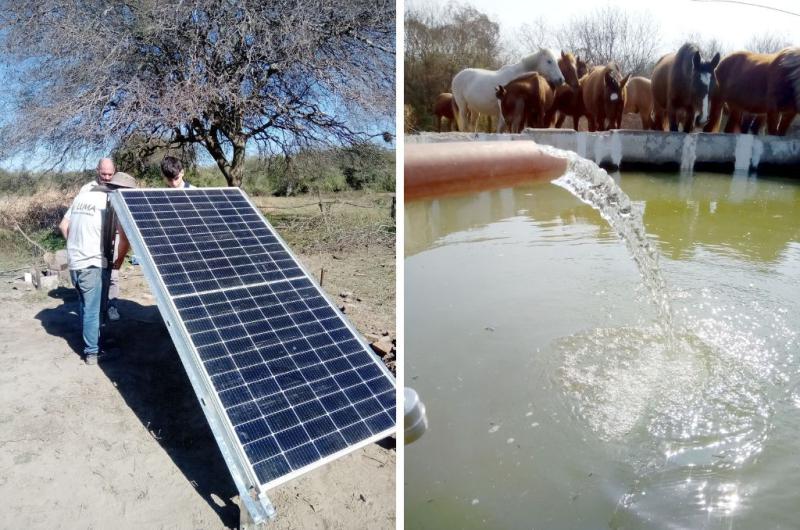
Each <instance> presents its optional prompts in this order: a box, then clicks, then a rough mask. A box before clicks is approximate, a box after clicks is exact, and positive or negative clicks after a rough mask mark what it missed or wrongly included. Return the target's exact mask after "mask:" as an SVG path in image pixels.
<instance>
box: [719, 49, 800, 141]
mask: <svg viewBox="0 0 800 530" xmlns="http://www.w3.org/2000/svg"><path fill="white" fill-rule="evenodd" d="M716 74H717V82H718V85H717V89H716V90H715V91H714V92H713V97H712V100H711V119H710V120H709V123H708V125H707V126H706V128H705V130H707V131H717V130H719V118H720V114H721V112H722V106H723V105H727V106H728V110H729V112H730V116H729V118H728V125H727V126H726V127H725V132H736V131H737V129H738V128H740V124H741V122H742V115H743V114H744V113H749V114H756V115H763V114H766V121H767V133H768V134H773V135H774V134H777V135H781V136H783V135H784V134H786V131H787V130H788V129H789V125H791V123H792V120H793V119H794V117H795V115H797V113H798V112H800V48H784V49H783V50H781V51H779V52H778V53H751V52H736V53H732V54H730V55H728V56H727V57H725V59H723V60H722V62H720V63H719V66H718V67H717V71H716ZM748 121H752V119H751V120H748ZM754 127H757V125H755V126H754Z"/></svg>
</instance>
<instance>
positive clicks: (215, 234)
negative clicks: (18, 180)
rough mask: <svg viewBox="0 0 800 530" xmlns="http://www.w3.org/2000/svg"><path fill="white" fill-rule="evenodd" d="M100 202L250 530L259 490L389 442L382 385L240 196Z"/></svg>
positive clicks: (368, 359) (129, 195)
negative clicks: (170, 346) (128, 250)
mask: <svg viewBox="0 0 800 530" xmlns="http://www.w3.org/2000/svg"><path fill="white" fill-rule="evenodd" d="M112 205H113V207H114V210H115V212H116V213H117V216H118V218H119V219H120V222H121V224H122V226H123V229H124V230H125V233H126V234H127V235H128V238H129V239H130V241H131V244H132V246H133V249H134V251H135V252H136V255H137V256H138V257H140V261H141V263H142V268H143V271H144V273H145V277H146V279H147V281H148V283H149V285H150V288H151V290H152V291H153V292H154V294H155V296H156V300H157V302H158V306H159V309H160V311H161V313H162V316H164V320H165V322H166V324H167V327H168V329H169V331H170V334H171V336H172V339H173V341H174V342H175V344H176V348H177V350H178V352H179V354H180V356H181V359H182V361H183V364H184V367H185V368H186V370H187V373H188V374H189V378H190V380H191V381H192V385H193V387H194V389H195V392H196V393H197V395H198V398H199V399H200V402H201V404H202V405H203V410H204V411H205V413H206V417H207V418H208V420H209V424H210V425H211V428H212V431H213V432H214V435H215V438H216V439H217V443H218V444H219V445H220V449H221V450H222V453H223V456H224V457H225V460H226V462H227V464H228V467H229V468H230V470H231V473H232V475H233V478H234V482H236V484H237V487H238V488H239V490H240V496H241V498H242V499H243V500H244V501H245V504H246V505H247V507H248V509H249V510H250V512H251V515H252V516H253V519H254V520H255V521H256V522H259V521H261V520H263V519H265V518H267V517H272V515H273V514H274V510H273V508H272V506H271V504H270V503H269V499H268V498H267V496H266V490H267V489H269V488H271V487H274V486H275V485H277V484H280V483H282V482H285V481H286V480H289V479H290V478H293V477H295V476H297V475H299V474H300V473H303V472H305V471H308V470H310V469H313V468H314V467H316V466H319V465H321V464H323V463H325V462H328V461H330V460H332V459H334V458H337V457H339V456H342V455H343V454H346V453H347V452H349V451H351V450H354V449H356V448H358V447H361V446H363V445H366V444H368V443H370V442H372V441H375V440H378V439H380V438H383V437H386V436H388V435H390V434H392V433H393V431H394V426H395V381H394V379H393V377H392V376H391V374H390V373H389V372H388V371H387V370H386V368H385V367H384V366H383V363H382V362H381V361H380V360H379V359H378V358H377V357H376V356H375V355H374V354H373V353H372V352H371V350H370V349H369V348H368V346H367V345H366V344H365V343H364V341H363V340H362V339H361V338H360V336H359V334H358V333H357V332H356V331H355V329H354V328H353V327H352V325H351V324H350V323H349V322H347V320H346V319H345V318H344V316H343V315H342V314H341V313H340V312H339V311H338V309H337V308H336V306H335V305H333V304H332V303H331V302H330V301H329V300H328V298H327V297H326V296H325V295H324V293H323V292H322V289H321V288H320V287H319V286H318V285H317V284H316V283H315V282H314V281H313V280H312V279H311V278H310V276H309V275H308V274H307V273H306V272H305V271H304V269H303V267H302V266H301V265H300V263H299V262H298V261H297V259H296V258H295V257H294V256H293V255H292V253H291V252H290V251H289V248H288V247H287V245H286V243H285V242H284V241H283V240H282V239H281V238H280V237H279V236H278V235H277V234H276V232H275V231H274V230H273V228H272V227H271V226H270V224H269V222H267V220H266V219H265V218H264V217H263V216H262V215H261V213H260V212H259V211H258V210H257V209H256V208H255V206H254V205H253V204H252V203H251V202H250V200H249V199H248V197H247V196H246V194H245V193H244V192H243V191H241V190H239V189H238V188H221V189H220V188H188V189H180V190H162V189H159V190H151V189H136V190H118V191H117V192H115V193H114V194H113V195H112ZM253 492H255V494H256V495H255V496H256V497H257V499H258V500H259V502H253V500H252V497H251V495H252V493H253Z"/></svg>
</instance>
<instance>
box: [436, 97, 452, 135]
mask: <svg viewBox="0 0 800 530" xmlns="http://www.w3.org/2000/svg"><path fill="white" fill-rule="evenodd" d="M457 112H458V107H457V106H456V102H455V100H454V99H453V94H451V93H450V92H442V93H441V94H439V95H438V96H436V102H435V103H434V104H433V114H434V115H435V116H436V131H437V132H442V118H447V126H448V129H447V130H448V131H452V130H453V126H454V125H455V124H456V113H457Z"/></svg>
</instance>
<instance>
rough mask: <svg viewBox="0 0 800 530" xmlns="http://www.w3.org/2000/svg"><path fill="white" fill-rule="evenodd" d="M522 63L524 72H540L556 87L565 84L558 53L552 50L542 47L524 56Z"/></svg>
mask: <svg viewBox="0 0 800 530" xmlns="http://www.w3.org/2000/svg"><path fill="white" fill-rule="evenodd" d="M520 64H521V65H522V67H523V71H524V72H534V71H535V72H539V73H540V74H542V75H543V76H544V78H545V79H546V80H547V82H548V83H550V84H551V85H552V86H554V87H557V86H559V85H562V84H564V74H562V73H561V70H560V69H559V67H558V61H557V60H556V55H555V54H554V53H553V52H552V51H550V50H546V49H542V50H539V51H538V52H536V53H533V54H531V55H528V56H526V57H523V58H522V60H521V61H520Z"/></svg>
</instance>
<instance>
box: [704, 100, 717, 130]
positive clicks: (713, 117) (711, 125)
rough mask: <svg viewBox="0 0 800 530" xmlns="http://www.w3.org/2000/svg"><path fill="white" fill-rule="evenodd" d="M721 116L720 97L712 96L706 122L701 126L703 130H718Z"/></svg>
mask: <svg viewBox="0 0 800 530" xmlns="http://www.w3.org/2000/svg"><path fill="white" fill-rule="evenodd" d="M721 117H722V98H720V97H719V96H713V97H712V98H711V108H710V109H709V111H708V123H706V124H705V126H704V127H703V132H719V121H720V118H721Z"/></svg>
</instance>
